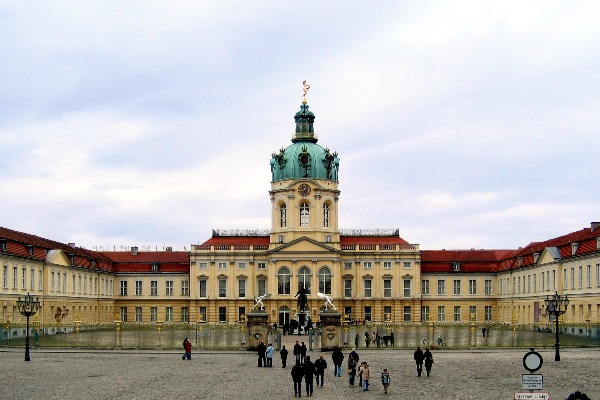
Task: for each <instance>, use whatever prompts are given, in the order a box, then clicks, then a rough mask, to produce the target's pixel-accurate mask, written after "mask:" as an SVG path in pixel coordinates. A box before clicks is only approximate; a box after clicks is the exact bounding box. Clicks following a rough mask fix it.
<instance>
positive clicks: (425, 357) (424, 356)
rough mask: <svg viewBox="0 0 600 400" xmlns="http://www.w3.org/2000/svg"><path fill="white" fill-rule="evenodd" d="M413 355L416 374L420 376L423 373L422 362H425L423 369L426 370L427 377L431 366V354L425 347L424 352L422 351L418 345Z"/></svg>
mask: <svg viewBox="0 0 600 400" xmlns="http://www.w3.org/2000/svg"><path fill="white" fill-rule="evenodd" d="M413 357H414V359H415V363H416V364H417V376H421V374H422V373H423V364H425V371H426V372H427V377H429V374H430V373H431V367H432V366H433V354H431V352H430V351H429V349H425V352H423V350H421V348H420V347H417V350H415V352H414V356H413Z"/></svg>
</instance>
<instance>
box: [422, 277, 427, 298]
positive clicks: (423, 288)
mask: <svg viewBox="0 0 600 400" xmlns="http://www.w3.org/2000/svg"><path fill="white" fill-rule="evenodd" d="M421 294H422V295H424V296H429V279H421Z"/></svg>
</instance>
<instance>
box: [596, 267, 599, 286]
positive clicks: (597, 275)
mask: <svg viewBox="0 0 600 400" xmlns="http://www.w3.org/2000/svg"><path fill="white" fill-rule="evenodd" d="M596 286H598V287H600V264H596Z"/></svg>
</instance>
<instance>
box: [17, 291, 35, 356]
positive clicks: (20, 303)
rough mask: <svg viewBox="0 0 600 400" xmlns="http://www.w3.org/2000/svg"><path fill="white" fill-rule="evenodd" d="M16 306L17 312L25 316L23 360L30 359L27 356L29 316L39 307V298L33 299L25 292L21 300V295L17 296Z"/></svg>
mask: <svg viewBox="0 0 600 400" xmlns="http://www.w3.org/2000/svg"><path fill="white" fill-rule="evenodd" d="M17 308H18V309H19V312H20V313H21V314H22V315H24V316H25V317H27V336H26V339H25V361H30V360H31V359H30V358H29V317H31V316H32V315H35V314H36V313H37V312H38V310H39V309H40V299H39V298H36V299H35V300H33V296H30V295H29V292H27V296H25V299H24V300H21V297H19V300H17Z"/></svg>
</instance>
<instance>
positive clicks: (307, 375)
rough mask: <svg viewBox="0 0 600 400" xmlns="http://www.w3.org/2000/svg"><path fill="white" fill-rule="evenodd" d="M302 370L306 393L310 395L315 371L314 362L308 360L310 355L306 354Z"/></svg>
mask: <svg viewBox="0 0 600 400" xmlns="http://www.w3.org/2000/svg"><path fill="white" fill-rule="evenodd" d="M302 370H303V371H304V383H305V384H306V395H307V396H312V394H313V379H314V376H315V373H316V372H317V370H316V368H315V364H313V362H312V361H310V356H306V359H305V360H304V364H302Z"/></svg>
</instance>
